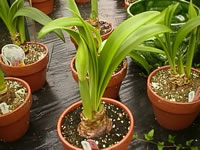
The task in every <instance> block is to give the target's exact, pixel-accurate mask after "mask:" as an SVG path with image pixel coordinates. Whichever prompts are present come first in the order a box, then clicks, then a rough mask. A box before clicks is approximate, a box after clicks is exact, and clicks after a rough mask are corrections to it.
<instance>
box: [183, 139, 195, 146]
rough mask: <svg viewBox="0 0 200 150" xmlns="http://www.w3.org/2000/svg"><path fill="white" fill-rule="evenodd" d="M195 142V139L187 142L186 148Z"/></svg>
mask: <svg viewBox="0 0 200 150" xmlns="http://www.w3.org/2000/svg"><path fill="white" fill-rule="evenodd" d="M193 141H194V140H193V139H191V140H188V141H186V142H185V145H186V146H191V145H192V142H193Z"/></svg>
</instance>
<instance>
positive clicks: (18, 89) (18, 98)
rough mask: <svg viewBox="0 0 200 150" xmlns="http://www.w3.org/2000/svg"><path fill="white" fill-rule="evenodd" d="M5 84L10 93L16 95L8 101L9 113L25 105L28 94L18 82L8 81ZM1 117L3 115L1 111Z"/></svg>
mask: <svg viewBox="0 0 200 150" xmlns="http://www.w3.org/2000/svg"><path fill="white" fill-rule="evenodd" d="M5 82H6V84H7V89H8V90H9V92H10V93H13V94H14V96H13V94H11V95H12V96H11V97H8V99H7V100H6V104H7V105H8V106H9V107H8V108H9V112H11V111H13V110H15V109H16V108H17V107H19V106H20V105H21V104H22V103H24V101H25V99H26V97H27V93H28V92H27V89H26V88H25V87H24V86H23V85H22V84H21V83H19V82H17V81H11V80H6V81H5ZM0 115H2V112H1V109H0Z"/></svg>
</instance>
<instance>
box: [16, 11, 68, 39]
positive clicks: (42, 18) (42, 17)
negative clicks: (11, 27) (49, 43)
mask: <svg viewBox="0 0 200 150" xmlns="http://www.w3.org/2000/svg"><path fill="white" fill-rule="evenodd" d="M19 16H25V17H29V18H31V19H33V20H34V21H36V22H38V23H40V24H41V25H46V24H48V23H49V22H50V21H52V19H51V18H50V17H49V16H47V15H46V14H44V13H43V12H42V11H40V10H38V9H36V8H33V7H24V8H21V9H19V10H18V11H17V13H16V14H15V16H14V18H13V19H16V18H17V17H19ZM54 32H55V33H56V34H57V35H58V36H59V37H60V38H61V39H62V40H63V41H64V35H63V34H62V32H61V30H54Z"/></svg>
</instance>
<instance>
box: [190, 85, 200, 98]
mask: <svg viewBox="0 0 200 150" xmlns="http://www.w3.org/2000/svg"><path fill="white" fill-rule="evenodd" d="M198 100H200V87H199V88H198V89H197V91H196V93H195V95H194V98H193V100H192V101H198Z"/></svg>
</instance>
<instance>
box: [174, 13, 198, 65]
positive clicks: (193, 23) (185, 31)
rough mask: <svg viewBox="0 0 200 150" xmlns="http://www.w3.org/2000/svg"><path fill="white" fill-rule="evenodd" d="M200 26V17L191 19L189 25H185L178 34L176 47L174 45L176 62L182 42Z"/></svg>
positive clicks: (175, 42)
mask: <svg viewBox="0 0 200 150" xmlns="http://www.w3.org/2000/svg"><path fill="white" fill-rule="evenodd" d="M199 25H200V16H198V17H195V18H193V19H190V20H189V21H188V22H187V23H185V24H184V25H183V26H182V27H181V28H180V29H179V31H178V32H177V35H176V38H175V41H174V45H173V58H174V60H173V61H174V62H175V55H176V52H177V50H178V49H179V46H180V44H181V42H182V41H183V39H184V38H185V37H186V36H187V35H188V34H189V33H190V32H191V31H192V30H194V29H195V28H196V27H198V26H199Z"/></svg>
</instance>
